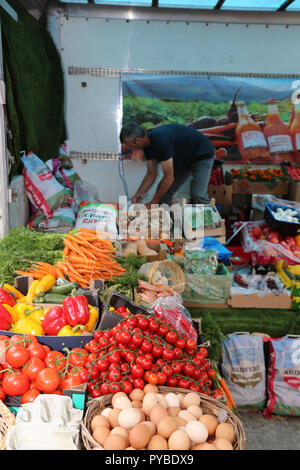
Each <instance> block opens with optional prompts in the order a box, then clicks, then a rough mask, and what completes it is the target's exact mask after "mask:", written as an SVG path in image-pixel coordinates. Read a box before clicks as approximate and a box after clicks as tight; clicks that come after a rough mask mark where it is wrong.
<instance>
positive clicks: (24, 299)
mask: <svg viewBox="0 0 300 470" xmlns="http://www.w3.org/2000/svg"><path fill="white" fill-rule="evenodd" d="M25 302H26V303H27V295H23V297H21V298H20V299H17V300H16V303H17V304H24V303H25Z"/></svg>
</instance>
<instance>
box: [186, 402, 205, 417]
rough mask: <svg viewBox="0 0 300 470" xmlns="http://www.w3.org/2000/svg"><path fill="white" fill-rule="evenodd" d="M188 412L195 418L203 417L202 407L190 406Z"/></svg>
mask: <svg viewBox="0 0 300 470" xmlns="http://www.w3.org/2000/svg"><path fill="white" fill-rule="evenodd" d="M186 411H189V412H190V413H192V414H193V415H194V416H196V418H197V419H199V418H200V416H202V414H203V413H202V410H201V408H200V406H197V405H190V406H189V407H188V408H187V409H186Z"/></svg>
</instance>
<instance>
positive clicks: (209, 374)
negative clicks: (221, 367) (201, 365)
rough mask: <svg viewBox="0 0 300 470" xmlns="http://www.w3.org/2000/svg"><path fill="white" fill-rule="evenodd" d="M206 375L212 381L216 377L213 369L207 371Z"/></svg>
mask: <svg viewBox="0 0 300 470" xmlns="http://www.w3.org/2000/svg"><path fill="white" fill-rule="evenodd" d="M207 375H208V377H209V378H210V379H214V378H215V377H216V371H215V370H214V369H208V371H207Z"/></svg>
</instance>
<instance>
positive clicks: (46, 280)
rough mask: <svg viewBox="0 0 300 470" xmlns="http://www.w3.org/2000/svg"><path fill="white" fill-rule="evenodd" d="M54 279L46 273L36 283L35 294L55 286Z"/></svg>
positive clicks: (42, 292)
mask: <svg viewBox="0 0 300 470" xmlns="http://www.w3.org/2000/svg"><path fill="white" fill-rule="evenodd" d="M55 283H56V279H55V277H54V276H52V275H51V274H46V276H44V277H43V278H42V279H41V280H40V281H39V282H38V284H37V286H36V289H35V295H39V294H44V293H45V292H48V291H49V290H51V289H52V287H54V286H55Z"/></svg>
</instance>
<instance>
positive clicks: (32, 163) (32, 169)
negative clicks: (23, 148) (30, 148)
mask: <svg viewBox="0 0 300 470" xmlns="http://www.w3.org/2000/svg"><path fill="white" fill-rule="evenodd" d="M21 161H22V163H23V165H24V170H23V173H24V179H25V189H26V193H27V196H28V198H29V200H30V202H31V203H32V205H33V206H34V207H35V208H36V209H38V210H39V211H41V212H42V213H43V214H44V216H46V217H47V218H48V219H50V218H51V217H52V216H53V211H54V210H56V209H58V208H59V207H65V206H68V204H69V200H70V193H69V191H68V190H67V189H66V188H64V187H63V186H62V185H61V184H60V183H59V182H58V181H57V180H56V178H55V177H54V176H53V175H52V173H51V171H50V170H49V168H48V166H47V165H46V164H45V163H44V162H43V161H42V160H41V159H40V158H39V157H38V156H37V155H35V154H34V153H33V152H29V153H28V154H27V155H26V156H23V157H21Z"/></svg>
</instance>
